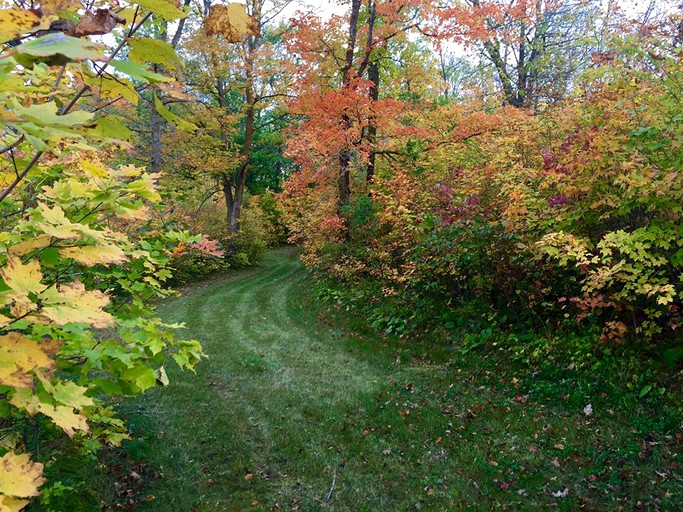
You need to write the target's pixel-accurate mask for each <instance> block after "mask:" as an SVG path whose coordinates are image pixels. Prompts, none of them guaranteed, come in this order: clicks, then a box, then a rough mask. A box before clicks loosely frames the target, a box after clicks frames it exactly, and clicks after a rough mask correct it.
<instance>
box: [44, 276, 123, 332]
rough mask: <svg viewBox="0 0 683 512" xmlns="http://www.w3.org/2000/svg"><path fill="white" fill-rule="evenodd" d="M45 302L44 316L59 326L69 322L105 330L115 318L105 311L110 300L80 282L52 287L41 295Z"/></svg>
mask: <svg viewBox="0 0 683 512" xmlns="http://www.w3.org/2000/svg"><path fill="white" fill-rule="evenodd" d="M40 299H41V301H42V302H43V305H44V307H43V309H42V314H43V315H45V316H46V317H47V318H49V319H50V320H52V321H53V322H55V323H56V324H57V325H66V324H67V323H69V322H75V323H85V324H90V325H92V326H93V327H97V328H105V327H108V326H110V325H111V324H112V323H113V322H114V318H113V317H112V316H111V315H110V314H109V313H107V312H106V311H103V309H102V308H104V307H105V306H106V305H107V304H108V303H109V298H108V297H107V296H106V295H105V294H104V293H102V292H101V291H99V290H92V291H88V290H86V289H85V286H84V285H83V283H81V282H80V281H74V282H73V283H70V284H63V285H60V286H59V287H56V286H52V287H51V288H48V289H47V290H45V292H43V293H42V294H41V295H40Z"/></svg>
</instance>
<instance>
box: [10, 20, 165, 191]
mask: <svg viewBox="0 0 683 512" xmlns="http://www.w3.org/2000/svg"><path fill="white" fill-rule="evenodd" d="M151 16H152V13H147V14H146V15H145V16H144V18H142V19H141V20H140V22H139V23H138V24H137V25H135V26H133V25H132V24H131V29H130V31H129V34H128V37H130V36H131V35H133V34H134V33H135V32H137V31H138V30H139V29H140V27H141V26H142V24H143V23H145V22H146V21H147V20H148V19H149V18H150V17H151ZM127 41H128V39H127V38H125V39H123V40H122V41H121V43H119V45H118V46H117V47H116V49H115V50H114V51H113V52H112V53H111V55H109V57H107V59H106V60H105V61H104V63H103V64H102V66H101V67H100V68H99V70H98V69H97V66H95V69H96V70H97V76H98V77H101V76H102V74H103V73H104V70H105V69H106V67H107V65H108V64H109V63H110V62H111V61H112V60H113V59H114V57H116V55H117V54H118V53H119V52H120V51H121V49H122V48H123V47H124V45H125V44H126V43H127ZM58 79H61V76H60V77H58ZM89 89H90V86H89V85H84V86H83V87H81V89H80V90H79V91H78V92H77V93H76V95H75V96H74V97H73V99H72V100H71V101H70V102H69V104H68V105H66V107H64V108H63V109H61V110H60V111H59V112H58V115H60V116H63V115H66V114H68V113H69V112H70V111H71V109H72V108H74V106H75V105H76V103H77V102H78V100H79V99H80V98H81V97H82V96H83V95H84V94H85V93H86V92H87V91H88V90H89ZM44 153H45V152H44V151H38V152H37V153H36V154H35V155H34V156H33V158H32V159H31V161H30V162H29V163H28V164H27V165H26V167H25V168H24V170H23V171H22V172H21V173H20V174H19V175H17V177H16V178H15V179H14V181H12V183H10V184H9V186H8V187H7V188H6V189H5V190H4V191H3V192H2V194H0V201H4V200H5V198H7V196H8V195H10V194H11V193H12V191H13V190H14V189H15V188H16V187H17V185H19V183H21V181H22V180H23V179H24V178H25V177H26V175H28V173H29V172H30V171H31V169H33V168H34V167H35V165H36V164H37V163H38V161H39V160H40V158H41V157H42V156H43V154H44Z"/></svg>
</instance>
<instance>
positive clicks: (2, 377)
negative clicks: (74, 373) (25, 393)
mask: <svg viewBox="0 0 683 512" xmlns="http://www.w3.org/2000/svg"><path fill="white" fill-rule="evenodd" d="M53 367H54V362H53V361H52V359H50V358H49V357H48V355H47V354H46V353H45V351H44V350H43V348H42V347H41V345H40V344H39V343H38V342H36V341H33V340H31V339H29V338H26V337H24V336H22V335H21V334H19V333H18V332H11V333H9V334H7V335H6V336H0V384H2V385H4V386H13V387H17V388H30V387H31V386H33V375H32V374H30V372H32V371H33V370H35V369H36V368H53Z"/></svg>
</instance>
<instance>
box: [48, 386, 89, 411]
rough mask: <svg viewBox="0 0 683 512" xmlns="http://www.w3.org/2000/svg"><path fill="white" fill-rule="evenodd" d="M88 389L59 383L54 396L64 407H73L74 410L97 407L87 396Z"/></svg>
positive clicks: (55, 387)
mask: <svg viewBox="0 0 683 512" xmlns="http://www.w3.org/2000/svg"><path fill="white" fill-rule="evenodd" d="M87 391H88V388H86V387H83V386H79V385H78V384H76V383H74V382H71V381H67V382H58V383H57V384H55V386H54V392H53V393H52V396H53V397H54V398H55V400H57V401H58V402H60V403H62V404H63V405H66V406H69V407H73V408H74V409H79V410H80V409H83V407H90V406H93V405H95V402H94V401H93V399H92V398H90V397H89V396H85V393H86V392H87Z"/></svg>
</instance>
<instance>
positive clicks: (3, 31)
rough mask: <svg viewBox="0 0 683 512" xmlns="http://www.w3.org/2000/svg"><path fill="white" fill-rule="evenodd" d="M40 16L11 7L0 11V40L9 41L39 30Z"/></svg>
mask: <svg viewBox="0 0 683 512" xmlns="http://www.w3.org/2000/svg"><path fill="white" fill-rule="evenodd" d="M39 26H40V16H39V15H38V14H37V13H36V12H35V11H30V10H28V9H21V8H19V7H12V8H10V9H0V40H2V42H6V41H7V40H9V39H14V38H15V37H17V36H19V35H21V34H25V33H27V32H31V31H32V30H33V29H37V28H40V27H39Z"/></svg>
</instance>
